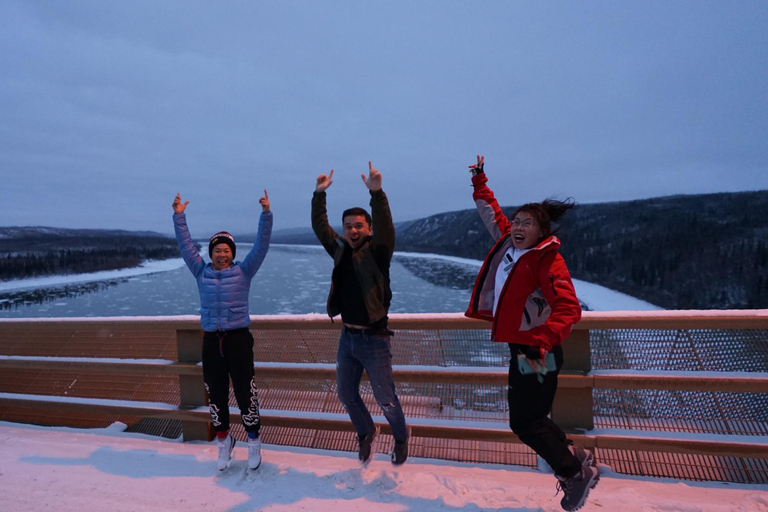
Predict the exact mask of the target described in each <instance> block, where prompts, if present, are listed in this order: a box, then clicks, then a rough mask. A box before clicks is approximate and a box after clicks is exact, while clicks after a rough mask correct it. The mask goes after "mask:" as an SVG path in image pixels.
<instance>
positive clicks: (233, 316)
mask: <svg viewBox="0 0 768 512" xmlns="http://www.w3.org/2000/svg"><path fill="white" fill-rule="evenodd" d="M248 321H250V318H249V316H248V308H247V307H245V306H239V307H236V308H229V323H230V324H231V325H239V324H240V323H243V322H248Z"/></svg>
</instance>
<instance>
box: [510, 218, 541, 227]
mask: <svg viewBox="0 0 768 512" xmlns="http://www.w3.org/2000/svg"><path fill="white" fill-rule="evenodd" d="M535 225H536V222H534V220H533V219H525V220H523V221H521V220H520V219H515V220H513V221H512V227H513V228H519V227H523V228H525V229H528V228H532V227H533V226H535Z"/></svg>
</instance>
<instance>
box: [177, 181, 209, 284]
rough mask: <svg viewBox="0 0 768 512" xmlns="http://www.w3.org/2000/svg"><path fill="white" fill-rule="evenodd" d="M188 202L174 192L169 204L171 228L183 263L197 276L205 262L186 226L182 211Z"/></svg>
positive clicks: (185, 217) (185, 218) (184, 215)
mask: <svg viewBox="0 0 768 512" xmlns="http://www.w3.org/2000/svg"><path fill="white" fill-rule="evenodd" d="M188 204H189V201H186V202H182V201H181V194H176V198H175V199H174V200H173V204H172V205H171V206H172V207H173V230H174V232H175V233H176V244H177V245H178V246H179V250H180V251H181V257H182V258H184V263H186V265H187V268H189V270H190V272H192V275H193V276H197V274H199V273H200V271H201V270H203V268H204V267H205V262H204V261H203V258H202V257H200V253H199V252H198V251H197V245H195V242H194V241H193V240H192V236H190V234H189V228H187V216H186V214H185V213H184V212H185V210H186V209H187V205H188Z"/></svg>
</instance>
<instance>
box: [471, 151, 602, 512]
mask: <svg viewBox="0 0 768 512" xmlns="http://www.w3.org/2000/svg"><path fill="white" fill-rule="evenodd" d="M483 165H484V157H482V156H478V157H477V164H474V165H471V166H470V172H471V173H472V185H473V187H474V190H475V191H474V194H473V196H472V197H473V198H474V200H475V204H476V205H477V210H478V212H479V213H480V217H481V218H482V219H483V222H484V223H485V226H486V227H487V228H488V231H490V233H491V236H493V238H494V239H495V240H496V243H495V245H494V247H493V249H491V251H490V252H489V253H488V256H486V258H485V261H484V262H483V266H482V268H481V269H480V274H479V275H478V276H477V280H476V282H475V286H474V289H473V291H472V297H471V300H470V304H469V308H468V309H467V312H466V316H468V317H470V318H480V319H483V320H488V321H491V322H493V324H492V328H491V339H492V340H493V341H497V342H502V343H507V344H509V348H510V351H511V361H510V365H509V389H508V395H507V397H508V400H509V424H510V427H511V428H512V431H513V432H514V433H515V434H517V436H518V437H519V438H520V440H521V441H523V442H524V443H525V444H527V445H528V446H530V447H531V448H532V449H533V450H534V451H535V452H536V453H537V454H538V455H539V456H540V457H541V458H543V459H544V460H545V461H547V463H548V464H549V465H550V466H551V467H552V469H553V470H554V471H555V475H556V476H557V478H558V480H559V481H560V486H561V487H562V489H563V491H564V492H565V497H564V498H563V499H562V501H561V505H562V507H563V508H564V509H565V510H577V509H578V508H580V507H581V506H582V505H583V504H584V502H585V501H586V498H587V494H588V493H589V489H591V488H593V487H594V486H595V485H596V484H597V480H598V478H599V474H598V471H597V468H595V467H592V466H591V463H592V460H593V457H592V454H591V453H590V452H589V451H587V450H584V449H582V448H578V447H575V446H572V445H571V443H570V441H568V439H566V437H565V433H564V432H563V431H562V430H561V429H560V427H558V426H557V425H556V424H555V423H554V422H553V421H552V420H551V419H550V418H549V413H550V410H551V409H552V402H553V401H554V399H555V392H556V391H557V375H558V373H559V371H560V368H561V367H562V365H563V349H562V347H561V346H560V345H561V343H562V342H563V340H564V339H565V338H567V337H568V335H569V334H570V332H571V327H572V326H573V324H575V323H576V322H578V321H579V319H581V306H580V304H579V301H578V299H577V298H576V292H575V291H574V289H573V283H572V282H571V276H570V274H569V273H568V268H567V267H566V265H565V260H564V259H563V257H562V256H560V254H559V253H558V251H557V250H558V248H559V247H560V241H559V240H558V239H557V237H555V236H554V235H552V223H553V222H557V221H558V220H559V219H560V218H561V217H562V216H563V215H564V214H565V213H566V212H567V211H568V210H570V209H571V208H573V207H574V206H575V205H574V204H573V203H572V202H561V201H555V200H551V199H548V200H545V201H543V202H541V203H528V204H525V205H523V206H521V207H519V208H518V209H517V210H516V211H515V213H514V215H513V216H512V220H511V221H510V220H509V219H508V218H507V217H506V216H505V215H504V213H503V212H502V210H501V208H500V207H499V204H498V202H497V201H496V198H495V197H494V195H493V192H491V189H489V188H488V186H487V185H486V183H487V181H488V177H487V176H486V175H485V172H484V169H483Z"/></svg>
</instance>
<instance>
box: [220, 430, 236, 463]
mask: <svg viewBox="0 0 768 512" xmlns="http://www.w3.org/2000/svg"><path fill="white" fill-rule="evenodd" d="M216 444H217V445H218V446H219V471H224V470H225V469H227V468H228V467H229V465H230V464H231V463H232V450H233V449H234V448H235V438H234V437H232V434H227V437H225V438H224V439H219V438H216Z"/></svg>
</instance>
